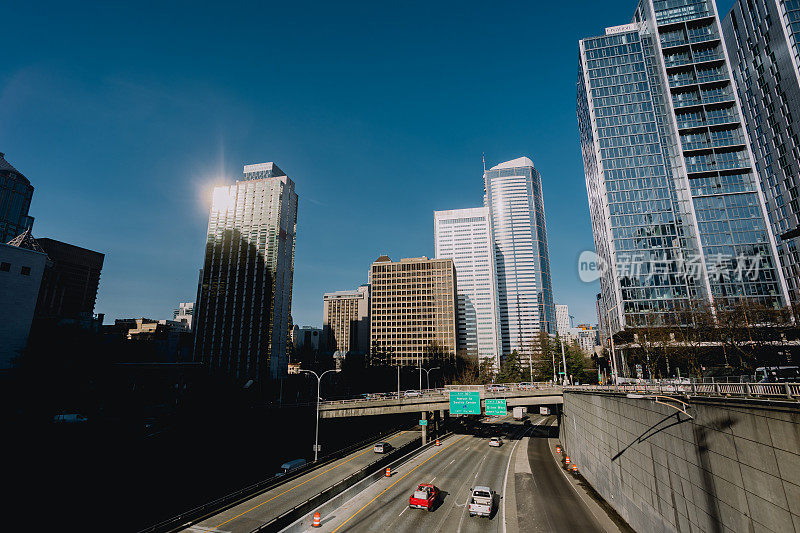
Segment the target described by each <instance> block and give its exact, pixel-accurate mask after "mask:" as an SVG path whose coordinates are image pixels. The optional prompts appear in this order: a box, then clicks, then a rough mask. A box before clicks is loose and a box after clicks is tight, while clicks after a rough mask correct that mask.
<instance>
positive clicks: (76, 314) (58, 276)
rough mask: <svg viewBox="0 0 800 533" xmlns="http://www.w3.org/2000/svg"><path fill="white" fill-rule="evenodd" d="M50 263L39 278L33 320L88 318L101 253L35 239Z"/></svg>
mask: <svg viewBox="0 0 800 533" xmlns="http://www.w3.org/2000/svg"><path fill="white" fill-rule="evenodd" d="M36 240H37V242H38V243H39V245H40V246H41V247H42V250H44V252H45V253H46V254H47V256H48V257H49V258H50V262H49V263H48V265H47V268H46V269H45V271H44V276H43V277H42V287H41V289H40V291H39V301H38V302H37V304H36V317H37V320H38V319H40V318H42V319H54V320H63V319H70V320H77V319H84V320H85V319H91V318H92V316H93V314H94V304H95V301H96V300H97V289H98V288H99V286H100V272H101V271H102V269H103V261H104V260H105V254H102V253H100V252H95V251H93V250H87V249H86V248H81V247H80V246H75V245H74V244H69V243H66V242H61V241H57V240H55V239H48V238H39V239H36Z"/></svg>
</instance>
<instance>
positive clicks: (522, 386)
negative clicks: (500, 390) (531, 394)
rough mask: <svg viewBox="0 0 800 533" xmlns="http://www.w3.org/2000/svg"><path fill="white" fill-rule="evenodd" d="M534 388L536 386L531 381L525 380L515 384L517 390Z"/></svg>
mask: <svg viewBox="0 0 800 533" xmlns="http://www.w3.org/2000/svg"><path fill="white" fill-rule="evenodd" d="M535 388H536V387H535V386H534V385H533V383H528V382H527V381H523V382H522V383H520V384H519V385H517V389H519V390H533V389H535Z"/></svg>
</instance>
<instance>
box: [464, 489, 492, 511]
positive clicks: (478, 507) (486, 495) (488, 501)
mask: <svg viewBox="0 0 800 533" xmlns="http://www.w3.org/2000/svg"><path fill="white" fill-rule="evenodd" d="M493 506H494V493H493V492H492V489H490V488H489V487H474V488H473V489H472V496H471V497H470V500H469V515H470V516H475V515H477V516H485V517H487V518H488V517H491V516H492V507H493Z"/></svg>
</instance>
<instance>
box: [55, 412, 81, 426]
mask: <svg viewBox="0 0 800 533" xmlns="http://www.w3.org/2000/svg"><path fill="white" fill-rule="evenodd" d="M88 421H89V419H88V418H86V417H85V416H83V415H82V414H79V413H69V414H60V415H56V416H54V417H53V422H56V423H60V424H81V423H83V422H88Z"/></svg>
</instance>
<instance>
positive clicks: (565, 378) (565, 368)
mask: <svg viewBox="0 0 800 533" xmlns="http://www.w3.org/2000/svg"><path fill="white" fill-rule="evenodd" d="M561 362H562V363H563V364H564V380H563V381H562V382H561V384H562V385H566V384H567V358H566V357H565V356H564V338H563V337H561Z"/></svg>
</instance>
